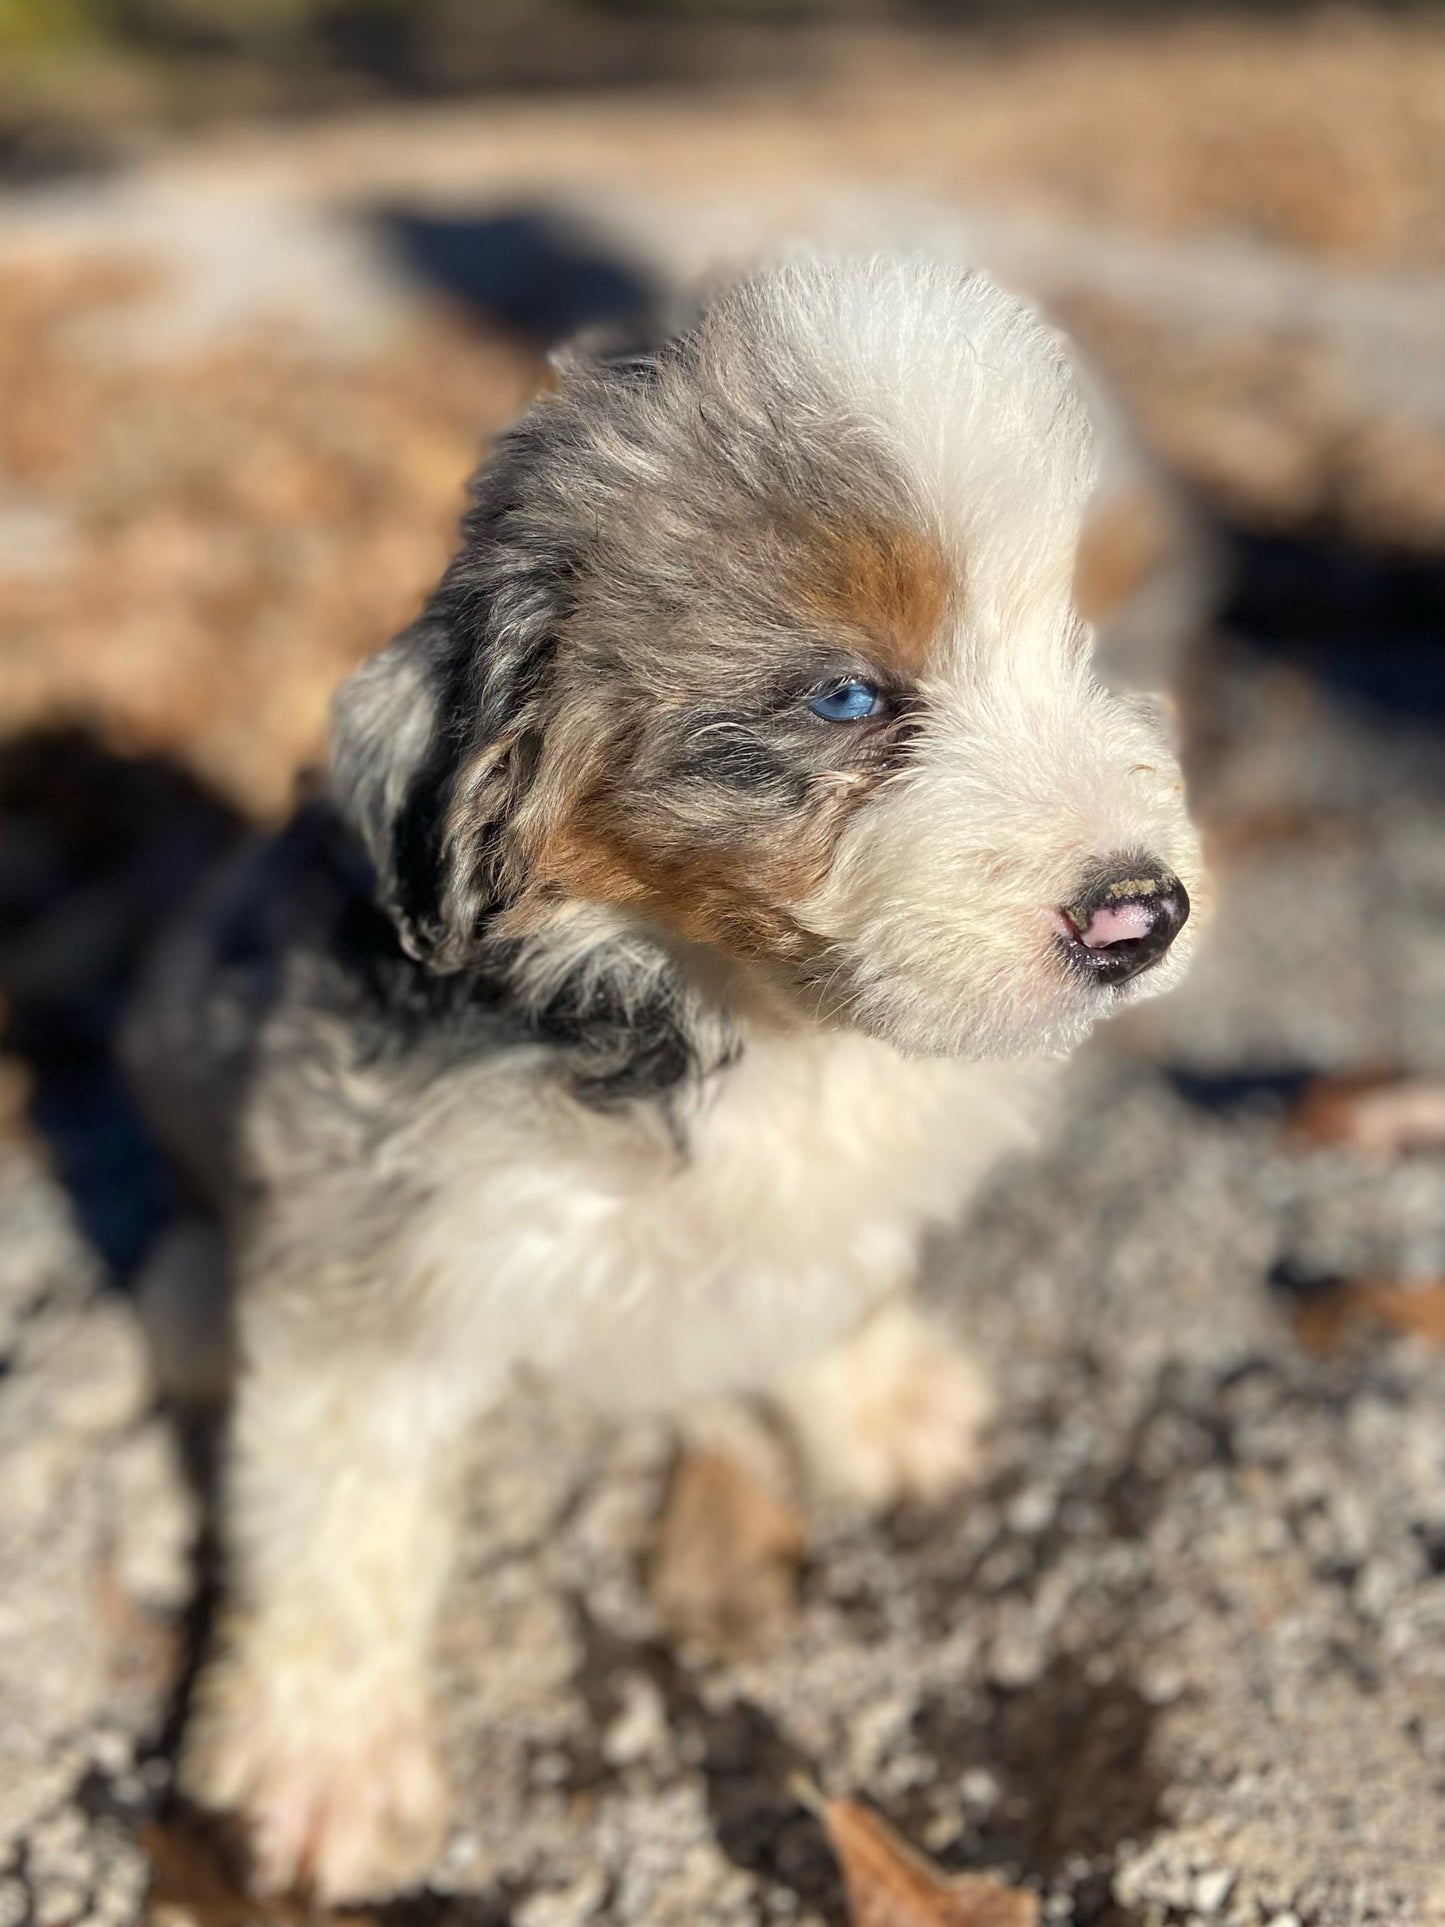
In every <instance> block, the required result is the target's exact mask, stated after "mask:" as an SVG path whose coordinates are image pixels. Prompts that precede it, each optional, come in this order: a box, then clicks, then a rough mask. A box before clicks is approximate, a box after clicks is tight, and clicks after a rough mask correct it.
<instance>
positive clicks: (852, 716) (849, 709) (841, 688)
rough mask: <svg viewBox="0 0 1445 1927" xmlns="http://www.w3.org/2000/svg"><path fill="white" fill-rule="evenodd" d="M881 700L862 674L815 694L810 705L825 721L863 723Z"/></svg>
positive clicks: (816, 714) (815, 713) (814, 712)
mask: <svg viewBox="0 0 1445 1927" xmlns="http://www.w3.org/2000/svg"><path fill="white" fill-rule="evenodd" d="M881 700H882V698H881V697H880V696H879V694H878V691H877V689H876V688H875V687H874V686H873V684H872V683H871V682H864V681H863V679H862V678H861V677H860V676H850V677H849V678H848V680H847V682H840V683H839V684H838V686H837V688H836V689H830V690H828V691H827V692H826V693H825V694H824V695H821V696H815V697H814V698H813V700H812V701H811V702H810V703H809V704H808V707H809V709H811V710H812V712H813V714H814V715H815V716H821V717H822V718H823V721H824V722H825V723H861V722H862V720H863V718H864V717H865V716H871V715H872V714H873V713H874V711H875V710H876V709H877V708H878V706H879V703H880V702H881Z"/></svg>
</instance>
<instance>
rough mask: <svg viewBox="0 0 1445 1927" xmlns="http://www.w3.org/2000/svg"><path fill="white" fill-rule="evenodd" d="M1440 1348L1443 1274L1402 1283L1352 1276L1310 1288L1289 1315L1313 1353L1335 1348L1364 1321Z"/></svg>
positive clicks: (1444, 1327)
mask: <svg viewBox="0 0 1445 1927" xmlns="http://www.w3.org/2000/svg"><path fill="white" fill-rule="evenodd" d="M1370 1324H1374V1325H1382V1326H1383V1327H1384V1328H1385V1330H1386V1331H1389V1332H1393V1333H1395V1334H1396V1335H1397V1336H1400V1337H1405V1338H1418V1339H1420V1340H1421V1342H1422V1343H1424V1344H1426V1345H1431V1346H1433V1347H1434V1348H1435V1349H1436V1350H1438V1351H1445V1278H1440V1279H1431V1280H1429V1281H1427V1282H1425V1283H1423V1284H1416V1285H1402V1284H1398V1283H1396V1282H1395V1281H1394V1280H1393V1279H1389V1278H1351V1279H1349V1280H1347V1281H1346V1282H1345V1283H1343V1284H1338V1285H1332V1286H1330V1287H1329V1289H1328V1290H1325V1291H1319V1292H1314V1293H1312V1294H1311V1295H1310V1296H1309V1297H1308V1298H1306V1299H1305V1300H1304V1301H1303V1302H1302V1303H1301V1304H1300V1305H1299V1307H1298V1308H1297V1310H1296V1311H1295V1315H1294V1331H1295V1337H1296V1338H1297V1339H1298V1340H1299V1342H1300V1344H1301V1345H1302V1346H1303V1347H1304V1349H1305V1350H1306V1351H1307V1352H1309V1353H1310V1354H1311V1356H1312V1357H1314V1358H1328V1357H1330V1356H1332V1355H1333V1354H1334V1353H1335V1352H1337V1351H1339V1349H1340V1347H1341V1346H1342V1345H1344V1344H1345V1343H1346V1342H1347V1340H1348V1339H1349V1337H1350V1335H1351V1333H1352V1332H1354V1331H1357V1330H1358V1329H1359V1328H1360V1327H1361V1326H1363V1325H1370Z"/></svg>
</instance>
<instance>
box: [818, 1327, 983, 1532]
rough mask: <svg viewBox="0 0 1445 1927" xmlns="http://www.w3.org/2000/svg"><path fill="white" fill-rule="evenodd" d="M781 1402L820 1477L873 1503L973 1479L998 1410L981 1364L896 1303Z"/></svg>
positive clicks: (841, 1492) (933, 1492)
mask: <svg viewBox="0 0 1445 1927" xmlns="http://www.w3.org/2000/svg"><path fill="white" fill-rule="evenodd" d="M782 1404H783V1409H784V1411H785V1412H786V1414H787V1416H788V1418H789V1420H790V1422H791V1423H792V1425H793V1428H794V1430H795V1432H796V1433H797V1436H798V1442H799V1444H800V1446H801V1448H802V1451H803V1455H804V1458H805V1460H806V1462H807V1466H808V1470H809V1474H810V1476H811V1478H812V1480H813V1482H814V1484H815V1485H816V1486H818V1487H819V1488H820V1489H821V1490H823V1491H825V1492H828V1493H831V1494H833V1495H834V1496H836V1497H838V1498H841V1499H845V1500H848V1501H851V1502H852V1503H853V1504H855V1505H860V1506H863V1507H865V1508H866V1509H868V1510H869V1511H874V1512H882V1511H886V1510H887V1508H888V1507H890V1506H892V1505H896V1504H897V1503H898V1502H899V1501H901V1500H904V1499H915V1500H919V1501H921V1502H923V1503H924V1504H929V1503H934V1502H936V1501H938V1500H940V1499H942V1498H944V1497H945V1496H946V1495H947V1494H948V1493H950V1492H952V1491H954V1490H956V1489H957V1488H958V1487H959V1486H961V1485H964V1484H966V1483H967V1482H968V1480H969V1479H970V1478H971V1477H973V1476H974V1474H975V1473H976V1471H977V1469H978V1466H979V1462H980V1450H979V1442H980V1437H981V1435H982V1432H983V1430H984V1427H985V1426H986V1425H987V1423H988V1421H989V1419H990V1417H991V1416H992V1413H993V1400H992V1397H991V1395H990V1392H989V1389H988V1386H987V1385H986V1384H985V1382H984V1380H983V1378H982V1376H981V1374H980V1373H979V1371H978V1369H977V1367H976V1366H975V1365H973V1363H972V1362H971V1361H970V1360H969V1359H968V1358H967V1357H965V1356H964V1355H963V1353H961V1352H960V1351H958V1350H957V1348H956V1347H955V1346H954V1345H953V1344H952V1342H951V1341H950V1340H949V1338H948V1337H947V1336H946V1334H945V1333H944V1332H942V1331H941V1330H940V1329H939V1328H938V1327H937V1326H935V1325H933V1324H931V1323H930V1322H929V1321H928V1320H927V1319H926V1318H924V1317H922V1316H921V1315H920V1314H919V1313H918V1312H917V1311H915V1310H914V1309H913V1308H912V1307H911V1306H909V1305H906V1304H898V1303H894V1304H889V1305H886V1306H884V1307H883V1308H881V1309H880V1310H879V1311H876V1312H875V1313H874V1314H873V1315H872V1316H871V1317H870V1318H869V1319H868V1320H867V1322H866V1323H865V1324H864V1325H863V1326H862V1327H860V1329H859V1330H858V1331H857V1332H856V1333H855V1334H854V1336H853V1337H852V1338H851V1339H850V1340H849V1341H848V1342H847V1344H845V1345H842V1346H840V1347H839V1348H838V1350H837V1351H834V1352H830V1353H828V1354H827V1356H826V1357H824V1358H822V1359H819V1360H818V1361H817V1362H816V1363H815V1364H812V1365H809V1366H807V1367H805V1368H804V1370H803V1371H801V1372H799V1373H797V1374H795V1375H794V1377H793V1378H792V1379H791V1380H790V1381H789V1382H788V1384H787V1385H786V1386H785V1387H784V1390H783V1394H782Z"/></svg>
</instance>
